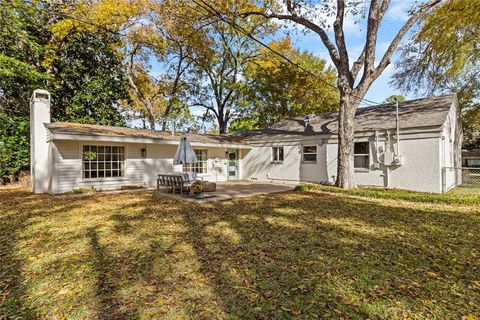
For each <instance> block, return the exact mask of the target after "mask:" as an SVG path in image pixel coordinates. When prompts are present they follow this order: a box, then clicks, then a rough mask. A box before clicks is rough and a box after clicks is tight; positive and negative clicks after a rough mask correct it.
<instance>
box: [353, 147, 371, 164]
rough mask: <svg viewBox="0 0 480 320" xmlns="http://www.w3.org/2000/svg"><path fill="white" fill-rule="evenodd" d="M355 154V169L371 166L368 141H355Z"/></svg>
mask: <svg viewBox="0 0 480 320" xmlns="http://www.w3.org/2000/svg"><path fill="white" fill-rule="evenodd" d="M353 154H354V156H353V167H354V168H355V169H369V168H370V151H369V144H368V142H355V145H354V151H353Z"/></svg>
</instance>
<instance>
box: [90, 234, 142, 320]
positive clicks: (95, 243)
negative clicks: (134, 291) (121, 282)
mask: <svg viewBox="0 0 480 320" xmlns="http://www.w3.org/2000/svg"><path fill="white" fill-rule="evenodd" d="M87 235H88V237H89V239H90V246H91V251H92V254H93V268H94V272H96V273H97V289H96V296H97V299H98V308H97V316H98V319H101V320H108V319H136V318H138V316H137V315H136V312H135V310H134V309H133V310H132V308H128V309H127V308H122V305H121V304H120V302H118V301H117V300H116V299H115V291H116V290H117V288H116V284H115V280H116V279H115V278H114V277H113V274H114V272H113V270H112V267H113V263H112V261H111V259H110V258H109V257H108V256H107V254H106V252H105V248H104V247H103V246H102V245H101V244H100V243H99V238H98V233H97V231H96V230H95V229H94V228H91V229H89V230H88V232H87Z"/></svg>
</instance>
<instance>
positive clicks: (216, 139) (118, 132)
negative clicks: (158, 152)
mask: <svg viewBox="0 0 480 320" xmlns="http://www.w3.org/2000/svg"><path fill="white" fill-rule="evenodd" d="M45 126H46V127H47V128H48V130H49V131H50V132H51V133H52V135H53V136H54V138H57V139H58V138H66V137H69V136H94V137H128V138H140V139H141V138H144V139H160V140H163V141H170V142H176V141H180V138H181V137H182V136H183V135H184V134H185V133H181V132H176V133H175V134H173V135H172V133H171V132H169V131H154V130H145V129H133V128H125V127H114V126H101V125H92V124H80V123H71V122H53V123H46V124H45ZM187 136H188V140H189V141H190V142H192V143H197V144H213V145H225V144H232V145H246V143H245V142H243V141H242V140H241V138H239V137H237V136H231V135H213V134H196V133H188V134H187Z"/></svg>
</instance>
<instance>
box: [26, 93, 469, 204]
mask: <svg viewBox="0 0 480 320" xmlns="http://www.w3.org/2000/svg"><path fill="white" fill-rule="evenodd" d="M398 109H399V117H398V119H399V132H398V133H397V132H396V124H397V121H396V107H395V106H394V105H391V104H385V105H380V106H375V107H366V108H360V109H358V111H357V114H356V117H355V156H354V167H355V180H356V183H357V184H358V185H364V186H375V187H385V188H400V189H409V190H417V191H430V192H442V191H446V190H448V189H450V188H452V187H454V186H455V184H456V183H457V182H455V181H453V182H448V183H446V182H445V181H447V179H445V178H444V177H443V175H442V172H443V170H442V169H443V168H446V167H460V166H461V142H462V130H461V122H460V120H459V113H458V112H457V100H456V96H455V95H443V96H439V97H430V98H424V99H417V100H411V101H406V102H401V103H400V105H399V108H398ZM30 111H31V171H32V172H31V173H32V189H33V191H34V192H49V193H53V194H58V193H63V192H67V191H71V190H72V189H76V188H83V187H95V188H98V189H118V188H120V187H122V186H124V185H141V186H146V187H153V186H155V185H156V179H157V174H158V173H161V172H172V171H174V172H179V171H195V172H197V173H198V174H199V175H200V176H204V177H205V179H207V180H210V181H230V180H237V179H242V180H254V181H271V182H277V183H281V182H288V183H298V182H322V183H333V182H334V181H335V178H336V166H337V149H338V138H337V113H335V112H332V113H324V114H319V115H316V116H313V115H311V116H307V117H299V118H295V119H290V120H285V121H280V122H278V123H276V124H275V125H273V126H271V127H269V128H266V129H262V130H254V131H248V132H240V133H235V134H223V135H208V134H193V133H188V134H187V136H188V139H189V141H190V143H191V144H192V146H193V148H194V150H195V152H196V154H197V157H198V159H199V162H198V163H197V164H195V165H188V166H182V165H179V166H174V165H173V157H174V155H175V150H176V148H177V145H178V144H179V141H180V138H181V136H182V134H180V133H171V132H159V131H152V130H141V129H132V128H122V127H113V126H100V125H86V124H75V123H65V122H53V123H51V122H50V94H49V93H48V92H47V91H44V90H35V91H34V93H33V96H32V99H31V106H30ZM447 184H448V185H447Z"/></svg>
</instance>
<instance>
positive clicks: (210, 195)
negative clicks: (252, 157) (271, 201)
mask: <svg viewBox="0 0 480 320" xmlns="http://www.w3.org/2000/svg"><path fill="white" fill-rule="evenodd" d="M295 186H296V184H279V183H268V182H254V181H235V182H218V183H217V190H216V191H213V192H206V193H205V198H203V199H196V198H195V197H194V196H192V195H191V196H189V197H187V196H186V195H183V196H181V195H180V194H178V193H177V194H172V193H165V192H162V191H158V190H155V191H154V195H156V194H158V195H164V196H168V197H173V198H175V199H180V200H185V201H193V202H198V203H207V202H215V201H225V200H231V199H236V198H244V197H251V196H257V195H261V194H270V193H280V192H287V191H292V190H293V189H295Z"/></svg>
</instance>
